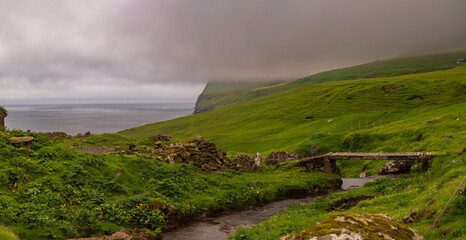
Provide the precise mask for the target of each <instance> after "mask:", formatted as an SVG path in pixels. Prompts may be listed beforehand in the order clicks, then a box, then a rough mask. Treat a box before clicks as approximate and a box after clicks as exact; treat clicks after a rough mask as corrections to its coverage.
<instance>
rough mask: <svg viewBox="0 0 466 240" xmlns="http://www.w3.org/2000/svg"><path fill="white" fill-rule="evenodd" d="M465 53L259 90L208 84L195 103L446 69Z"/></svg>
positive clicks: (391, 62)
mask: <svg viewBox="0 0 466 240" xmlns="http://www.w3.org/2000/svg"><path fill="white" fill-rule="evenodd" d="M465 56H466V51H458V52H451V53H442V54H431V55H423V56H414V57H402V58H394V59H387V60H381V61H375V62H371V63H366V64H361V65H357V66H353V67H348V68H342V69H336V70H331V71H326V72H322V73H317V74H314V75H311V76H308V77H304V78H301V79H298V80H296V81H294V82H292V83H290V84H287V85H284V86H281V87H275V88H270V89H263V90H258V91H253V89H255V88H257V87H259V85H260V83H255V84H252V83H234V82H232V83H209V84H208V85H207V86H206V88H205V90H204V91H203V93H202V95H201V97H200V98H199V100H198V102H197V103H196V107H197V108H199V109H207V110H211V109H216V108H221V107H225V106H229V105H233V104H238V103H241V102H245V101H249V100H252V99H254V98H258V97H262V96H266V95H271V94H276V93H280V92H284V91H287V90H290V89H293V88H296V87H300V86H304V85H309V84H316V83H323V82H330V81H341V80H351V79H362V78H367V77H379V78H380V77H393V76H400V75H406V74H413V73H425V72H432V71H438V70H446V69H450V68H454V67H457V66H460V65H464V64H456V60H457V59H459V58H464V57H465ZM274 84H275V83H269V84H268V86H270V85H274Z"/></svg>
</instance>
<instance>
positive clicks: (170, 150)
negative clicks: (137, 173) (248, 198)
mask: <svg viewBox="0 0 466 240" xmlns="http://www.w3.org/2000/svg"><path fill="white" fill-rule="evenodd" d="M115 151H117V152H116V153H118V154H133V155H138V156H141V157H149V158H156V159H158V160H160V161H164V162H167V163H171V164H174V163H186V164H191V165H194V166H197V167H199V168H200V169H201V170H202V171H209V172H213V171H221V170H223V169H224V168H228V169H233V170H238V171H252V170H255V169H257V168H258V167H260V166H261V165H262V155H261V154H260V153H257V154H256V155H255V156H249V155H238V156H237V157H236V158H234V159H230V158H228V157H227V153H226V152H225V151H223V150H221V149H218V148H217V146H216V145H215V144H214V143H211V142H209V141H208V140H206V139H204V138H203V137H201V136H196V137H195V138H194V139H193V140H190V141H188V142H186V143H184V144H181V143H176V144H173V143H171V144H169V145H164V144H163V143H162V141H160V140H158V141H156V142H155V143H154V147H147V146H139V147H136V146H130V147H129V149H128V150H121V149H120V147H118V148H117V149H115Z"/></svg>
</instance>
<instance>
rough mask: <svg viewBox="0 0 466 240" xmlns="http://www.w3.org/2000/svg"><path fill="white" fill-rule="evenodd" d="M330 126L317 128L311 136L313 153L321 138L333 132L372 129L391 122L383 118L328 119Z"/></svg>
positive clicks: (312, 153)
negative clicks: (341, 120) (335, 120)
mask: <svg viewBox="0 0 466 240" xmlns="http://www.w3.org/2000/svg"><path fill="white" fill-rule="evenodd" d="M327 123H328V126H327V127H326V128H317V129H316V131H315V135H314V134H313V136H312V137H311V145H310V148H311V155H312V156H314V147H315V146H316V145H318V144H319V138H324V137H328V136H329V135H331V134H337V133H342V132H354V131H360V130H366V129H371V128H375V127H380V126H385V125H387V124H388V123H389V122H388V121H387V120H382V119H374V120H369V119H363V120H351V121H349V122H345V121H343V122H339V123H337V122H334V121H333V120H332V119H330V120H328V121H327ZM322 130H323V131H322ZM321 141H322V139H321Z"/></svg>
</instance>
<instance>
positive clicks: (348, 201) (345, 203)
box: [327, 196, 374, 211]
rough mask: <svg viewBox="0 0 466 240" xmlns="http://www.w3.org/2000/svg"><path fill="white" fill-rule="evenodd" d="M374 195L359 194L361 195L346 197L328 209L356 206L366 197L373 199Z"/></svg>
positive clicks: (344, 208) (343, 208)
mask: <svg viewBox="0 0 466 240" xmlns="http://www.w3.org/2000/svg"><path fill="white" fill-rule="evenodd" d="M372 198H374V196H359V197H352V198H345V199H340V200H338V201H336V202H334V203H332V205H330V207H329V208H328V209H327V211H334V210H346V209H350V208H352V207H354V206H356V205H357V204H358V203H359V202H360V201H362V200H366V199H372Z"/></svg>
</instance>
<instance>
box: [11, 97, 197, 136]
mask: <svg viewBox="0 0 466 240" xmlns="http://www.w3.org/2000/svg"><path fill="white" fill-rule="evenodd" d="M4 107H5V109H7V111H8V117H7V118H5V125H6V127H7V128H9V129H20V130H23V131H26V130H28V129H29V130H31V131H33V132H66V133H67V134H70V135H76V134H78V133H85V132H87V131H90V132H91V133H93V134H102V133H115V132H118V131H121V130H125V129H128V128H132V127H137V126H141V125H144V124H148V123H154V122H160V121H165V120H170V119H174V118H178V117H183V116H187V115H190V114H192V112H193V110H194V103H153V104H152V103H150V104H149V103H148V104H135V103H131V104H49V105H4Z"/></svg>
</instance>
